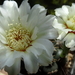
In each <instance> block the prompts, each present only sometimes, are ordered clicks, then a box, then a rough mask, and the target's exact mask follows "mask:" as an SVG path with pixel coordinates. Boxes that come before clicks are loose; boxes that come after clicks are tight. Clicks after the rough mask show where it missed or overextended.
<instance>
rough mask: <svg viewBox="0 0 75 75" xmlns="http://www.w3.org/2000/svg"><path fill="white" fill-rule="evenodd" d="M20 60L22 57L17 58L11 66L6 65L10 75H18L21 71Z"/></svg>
mask: <svg viewBox="0 0 75 75" xmlns="http://www.w3.org/2000/svg"><path fill="white" fill-rule="evenodd" d="M20 61H21V59H20V58H18V59H16V60H15V63H14V64H13V65H12V66H11V67H7V66H6V67H5V70H6V71H7V72H8V74H9V75H17V74H19V73H20Z"/></svg>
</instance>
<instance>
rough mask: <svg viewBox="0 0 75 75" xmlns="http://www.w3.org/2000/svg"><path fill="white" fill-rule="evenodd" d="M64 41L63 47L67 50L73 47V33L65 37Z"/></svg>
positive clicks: (74, 38)
mask: <svg viewBox="0 0 75 75" xmlns="http://www.w3.org/2000/svg"><path fill="white" fill-rule="evenodd" d="M63 41H65V45H66V46H67V47H69V48H71V47H73V46H75V35H74V34H73V33H69V34H67V35H66V37H65V38H64V39H63Z"/></svg>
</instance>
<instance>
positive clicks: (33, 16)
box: [28, 4, 45, 30]
mask: <svg viewBox="0 0 75 75" xmlns="http://www.w3.org/2000/svg"><path fill="white" fill-rule="evenodd" d="M43 10H45V8H44V7H43V6H40V5H39V4H37V5H34V7H32V9H31V11H30V14H29V18H28V27H29V28H30V29H31V30H33V28H34V27H35V25H37V24H38V20H39V16H40V15H39V14H40V13H41V12H42V11H43Z"/></svg>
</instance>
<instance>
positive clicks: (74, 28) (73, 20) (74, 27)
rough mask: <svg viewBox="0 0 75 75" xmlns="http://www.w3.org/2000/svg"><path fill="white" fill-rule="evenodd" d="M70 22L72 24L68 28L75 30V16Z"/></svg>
mask: <svg viewBox="0 0 75 75" xmlns="http://www.w3.org/2000/svg"><path fill="white" fill-rule="evenodd" d="M69 21H70V22H71V23H70V24H69V25H67V26H68V28H69V29H72V30H75V16H73V17H72V18H70V19H69Z"/></svg>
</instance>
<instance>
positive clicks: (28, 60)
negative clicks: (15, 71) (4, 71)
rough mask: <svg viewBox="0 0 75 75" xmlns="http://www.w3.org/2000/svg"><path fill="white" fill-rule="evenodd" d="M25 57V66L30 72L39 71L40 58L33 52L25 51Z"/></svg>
mask: <svg viewBox="0 0 75 75" xmlns="http://www.w3.org/2000/svg"><path fill="white" fill-rule="evenodd" d="M23 59H24V63H25V68H26V70H27V71H28V72H29V73H36V72H37V71H38V68H39V64H38V59H37V58H36V57H35V56H34V55H33V54H32V53H25V55H24V56H23Z"/></svg>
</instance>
